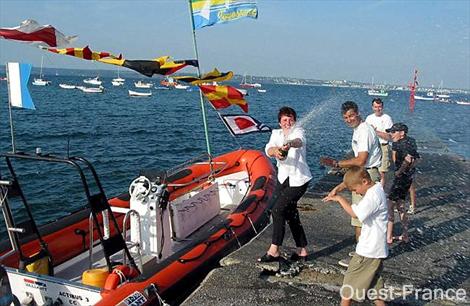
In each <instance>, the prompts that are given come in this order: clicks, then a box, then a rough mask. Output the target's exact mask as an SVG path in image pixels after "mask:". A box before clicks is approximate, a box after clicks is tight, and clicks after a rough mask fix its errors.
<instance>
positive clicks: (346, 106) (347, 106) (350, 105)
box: [341, 101, 359, 115]
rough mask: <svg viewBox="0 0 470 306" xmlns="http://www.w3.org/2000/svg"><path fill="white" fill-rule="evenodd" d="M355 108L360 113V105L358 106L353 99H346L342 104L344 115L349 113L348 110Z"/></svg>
mask: <svg viewBox="0 0 470 306" xmlns="http://www.w3.org/2000/svg"><path fill="white" fill-rule="evenodd" d="M350 109H352V110H354V112H356V114H359V107H357V104H356V103H355V102H353V101H346V102H344V103H343V105H341V113H342V114H343V115H344V114H346V113H347V111H348V110H350Z"/></svg>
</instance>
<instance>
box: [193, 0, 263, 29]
mask: <svg viewBox="0 0 470 306" xmlns="http://www.w3.org/2000/svg"><path fill="white" fill-rule="evenodd" d="M191 9H192V12H193V27H194V29H200V28H203V27H207V26H211V25H214V24H217V23H226V22H229V21H233V20H237V19H240V18H243V17H251V18H255V19H256V18H258V8H257V6H256V0H191Z"/></svg>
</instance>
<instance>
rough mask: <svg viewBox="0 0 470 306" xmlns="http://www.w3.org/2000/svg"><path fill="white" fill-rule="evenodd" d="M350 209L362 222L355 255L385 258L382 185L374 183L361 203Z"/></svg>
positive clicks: (384, 203) (386, 249)
mask: <svg viewBox="0 0 470 306" xmlns="http://www.w3.org/2000/svg"><path fill="white" fill-rule="evenodd" d="M351 208H352V210H353V211H354V213H355V214H356V216H357V218H358V219H359V221H361V222H362V229H361V236H360V237H359V242H358V243H357V246H356V253H357V254H359V255H361V256H364V257H368V258H386V257H387V256H388V245H387V221H388V209H387V197H386V195H385V192H384V189H383V187H382V184H381V183H376V184H375V185H374V186H372V187H371V188H369V189H368V190H367V192H366V194H365V195H364V197H363V198H362V199H361V201H360V202H359V203H357V204H354V205H352V206H351Z"/></svg>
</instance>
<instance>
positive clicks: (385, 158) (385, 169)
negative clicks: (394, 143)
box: [379, 144, 390, 172]
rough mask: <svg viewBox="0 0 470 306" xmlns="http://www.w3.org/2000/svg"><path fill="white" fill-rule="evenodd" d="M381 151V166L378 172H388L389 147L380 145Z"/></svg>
mask: <svg viewBox="0 0 470 306" xmlns="http://www.w3.org/2000/svg"><path fill="white" fill-rule="evenodd" d="M380 149H382V164H381V165H380V167H379V171H380V172H388V171H389V170H390V145H389V144H380Z"/></svg>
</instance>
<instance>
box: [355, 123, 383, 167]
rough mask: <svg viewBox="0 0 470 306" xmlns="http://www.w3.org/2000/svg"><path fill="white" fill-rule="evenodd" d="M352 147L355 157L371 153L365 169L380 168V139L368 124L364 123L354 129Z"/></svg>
mask: <svg viewBox="0 0 470 306" xmlns="http://www.w3.org/2000/svg"><path fill="white" fill-rule="evenodd" d="M351 147H352V149H353V151H354V156H355V157H357V156H358V155H359V152H367V153H369V154H368V156H367V161H366V164H365V165H364V167H366V168H374V167H380V164H381V163H382V150H381V149H380V143H379V137H378V136H377V134H376V133H375V131H374V128H373V127H372V126H370V125H369V124H368V123H367V122H365V121H363V122H361V123H360V124H359V125H358V126H357V127H356V128H354V132H353V137H352V141H351Z"/></svg>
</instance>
